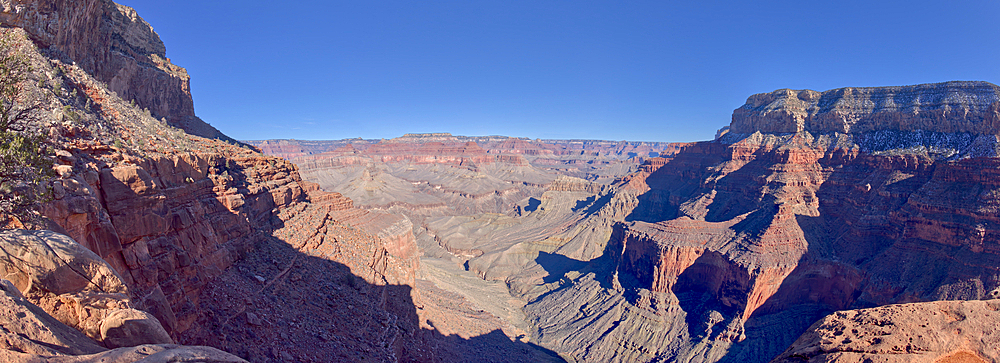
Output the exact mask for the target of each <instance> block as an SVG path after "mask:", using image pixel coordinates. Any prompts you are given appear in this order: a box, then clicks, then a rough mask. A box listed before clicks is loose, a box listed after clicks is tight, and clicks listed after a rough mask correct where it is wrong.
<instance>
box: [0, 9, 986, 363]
mask: <svg viewBox="0 0 1000 363" xmlns="http://www.w3.org/2000/svg"><path fill="white" fill-rule="evenodd" d="M0 6H2V7H3V8H2V12H0V23H2V24H3V25H4V27H3V28H0V33H2V34H0V35H2V36H4V37H9V38H8V39H13V41H12V42H13V43H12V44H13V45H12V46H13V47H14V48H16V49H18V51H19V52H21V54H24V56H25V57H26V58H27V60H28V62H29V63H30V64H31V66H32V72H31V73H30V74H28V75H27V76H26V78H27V80H26V81H25V82H23V90H22V92H23V94H24V95H25V97H30V98H31V99H33V100H37V102H38V103H39V107H38V109H36V110H35V111H34V113H33V117H32V118H31V121H30V123H29V124H28V128H29V129H30V130H33V131H35V132H38V133H40V134H41V135H44V137H45V139H46V142H47V144H48V145H50V147H49V148H48V149H46V152H47V154H50V155H51V157H52V160H54V162H55V165H54V167H53V168H54V173H55V176H54V177H53V179H52V180H51V181H50V182H49V183H48V185H47V186H46V187H48V188H49V189H50V190H51V199H50V200H48V201H46V202H44V203H43V204H41V205H39V206H38V209H39V212H40V214H41V215H42V216H43V217H44V220H43V221H42V222H38V223H29V222H28V221H21V220H18V219H16V218H9V217H8V218H5V220H4V223H5V224H6V226H5V227H4V229H3V230H2V231H0V251H2V252H3V253H2V254H0V273H2V276H0V277H2V280H0V290H2V291H0V328H2V329H0V337H2V339H0V360H3V361H9V362H135V361H144V362H247V361H249V362H330V361H338V362H341V361H342V362H371V361H375V362H465V361H484V362H768V361H774V362H864V361H872V362H997V361H1000V350H998V347H1000V330H998V329H997V328H996V327H997V325H998V323H1000V300H998V299H1000V209H998V208H1000V178H998V176H1000V137H998V135H1000V87H998V86H996V85H993V84H991V83H988V82H964V81H963V82H958V81H956V82H945V83H934V84H922V85H914V86H898V87H877V88H841V89H835V90H829V91H825V92H818V91H812V90H789V89H782V90H777V91H774V92H770V93H762V94H756V95H752V96H750V97H749V98H748V99H747V101H746V104H744V105H743V106H741V107H739V108H737V109H736V110H735V111H734V112H733V115H732V120H731V122H730V124H729V126H726V127H723V128H722V129H721V130H719V132H718V134H717V136H716V138H715V139H714V140H711V141H702V142H691V143H660V142H630V141H600V140H542V139H527V138H518V137H507V136H458V135H451V134H448V133H434V134H407V135H403V136H400V137H398V138H394V139H383V140H364V139H346V140H333V141H317V140H256V141H250V140H246V141H237V140H233V139H232V138H229V137H228V136H226V135H224V134H223V133H222V132H220V131H219V130H216V129H215V128H213V127H212V126H210V125H208V124H207V123H205V122H203V121H202V120H201V119H199V118H198V117H197V116H196V115H195V113H194V102H193V99H192V97H191V93H190V86H189V77H188V75H187V72H186V71H185V70H184V69H183V68H181V67H178V66H176V65H173V64H172V63H171V61H170V59H169V58H167V56H166V47H165V46H164V44H163V43H162V41H160V39H159V36H158V35H157V34H156V33H155V32H154V31H153V28H152V26H150V25H149V24H148V23H146V22H145V21H144V20H143V19H142V18H141V17H139V15H138V14H137V13H136V12H135V11H134V10H133V9H131V8H129V7H127V6H123V5H119V4H116V3H114V2H111V1H108V0H82V1H69V0H0ZM723 123H724V122H720V126H722V124H723Z"/></svg>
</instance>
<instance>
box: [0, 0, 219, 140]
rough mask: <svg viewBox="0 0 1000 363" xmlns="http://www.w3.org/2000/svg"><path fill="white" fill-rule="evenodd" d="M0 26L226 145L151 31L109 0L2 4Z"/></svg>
mask: <svg viewBox="0 0 1000 363" xmlns="http://www.w3.org/2000/svg"><path fill="white" fill-rule="evenodd" d="M0 6H2V7H3V12H2V13H0V23H2V24H3V25H5V26H12V27H19V28H22V29H24V30H25V31H27V32H28V34H29V35H30V36H31V38H32V40H34V41H35V42H37V43H40V45H41V46H43V47H47V48H50V49H54V50H58V51H60V52H62V53H63V54H65V55H66V56H67V57H69V58H70V59H71V60H72V61H73V62H75V63H76V65H78V66H79V67H81V68H82V69H83V70H84V71H86V72H87V73H89V74H91V75H92V76H93V77H94V78H96V79H97V80H99V81H101V82H103V83H105V84H107V86H108V89H110V90H111V91H114V92H116V93H117V94H118V96H120V97H121V98H122V99H125V100H132V101H134V102H135V103H136V104H138V105H139V107H141V108H146V109H149V111H150V112H151V114H152V115H153V116H154V117H156V118H158V119H159V118H166V119H167V121H168V122H169V123H170V124H172V125H175V126H177V127H180V128H182V129H184V130H185V131H187V132H189V133H191V134H194V135H199V136H203V137H208V138H222V139H227V140H231V139H229V138H228V137H226V136H225V135H223V134H222V133H221V132H219V130H216V129H215V128H214V127H212V126H210V125H208V124H207V123H205V122H204V121H202V120H201V119H199V118H198V117H197V116H195V112H194V101H193V100H192V98H191V86H190V80H189V76H188V74H187V71H186V70H184V68H181V67H178V66H176V65H173V64H171V63H170V59H169V58H167V56H166V47H164V45H163V42H162V41H160V37H159V36H158V35H157V34H156V33H155V32H154V31H153V27H152V26H150V25H149V24H148V23H146V21H144V20H142V18H140V17H139V16H138V15H137V14H136V12H135V10H133V9H132V8H130V7H128V6H124V5H119V4H116V3H114V2H112V1H110V0H86V1H72V0H5V1H2V2H0Z"/></svg>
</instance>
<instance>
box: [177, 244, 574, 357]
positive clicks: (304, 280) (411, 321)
mask: <svg viewBox="0 0 1000 363" xmlns="http://www.w3.org/2000/svg"><path fill="white" fill-rule="evenodd" d="M390 268H393V267H390ZM414 293H418V292H415V291H413V288H412V287H411V286H408V285H392V284H386V285H375V284H371V283H369V282H367V281H366V280H365V279H364V278H362V277H359V276H357V275H355V274H354V273H352V271H351V270H350V268H349V267H348V266H346V265H344V264H341V263H338V262H335V261H331V260H327V259H325V258H320V257H315V256H310V255H307V254H303V253H301V252H299V251H297V250H295V249H293V248H292V247H291V246H290V245H288V244H287V243H285V242H284V241H281V240H279V239H277V238H268V239H267V240H265V241H262V242H260V243H258V245H257V246H256V249H255V250H254V252H253V253H250V254H248V255H247V256H246V257H245V258H243V259H242V260H240V261H239V262H237V263H236V264H235V265H233V266H232V267H230V268H229V269H227V270H226V271H225V273H224V274H223V275H222V276H220V277H219V278H218V279H216V280H215V281H214V282H213V283H212V284H210V285H209V286H208V287H207V288H206V289H205V290H204V291H202V293H201V295H200V306H199V307H198V309H200V314H198V316H197V322H196V323H195V324H194V325H193V326H194V327H195V328H193V329H191V330H189V331H187V332H185V333H183V334H181V339H180V340H181V342H182V343H183V344H197V345H208V346H213V347H217V348H220V349H223V350H225V351H228V352H231V353H233V354H236V355H238V356H241V357H244V358H246V359H248V360H249V361H251V362H273V361H282V362H330V361H340V362H352V361H353V362H379V361H401V362H460V361H482V362H538V361H552V362H562V361H563V360H562V359H561V358H560V357H559V356H558V354H556V353H554V352H552V351H549V350H547V349H544V348H541V347H539V346H536V345H534V344H531V343H523V342H519V341H512V340H510V339H509V338H508V337H507V336H506V335H505V334H504V333H503V332H501V331H500V330H493V331H491V332H489V333H487V334H482V335H479V336H473V337H469V338H463V337H461V336H459V335H445V334H442V333H440V332H439V331H438V330H437V329H435V328H434V321H427V325H430V328H428V327H426V326H424V327H422V326H421V324H420V321H419V319H420V318H419V316H418V313H417V310H418V309H424V308H425V307H424V306H419V305H417V304H415V303H414V299H413V296H412V294H414ZM441 316H445V317H444V318H446V317H447V316H446V314H442V315H441Z"/></svg>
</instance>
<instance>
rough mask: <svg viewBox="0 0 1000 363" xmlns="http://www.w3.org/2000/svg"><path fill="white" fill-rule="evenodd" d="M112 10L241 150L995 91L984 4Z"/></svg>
mask: <svg viewBox="0 0 1000 363" xmlns="http://www.w3.org/2000/svg"><path fill="white" fill-rule="evenodd" d="M119 1H120V2H121V3H123V4H125V5H129V6H132V7H134V8H136V10H137V11H138V12H139V14H140V15H141V16H142V17H143V18H145V19H146V20H147V21H148V22H149V23H150V24H152V25H153V28H154V29H155V30H156V31H157V33H159V34H160V37H161V38H162V39H163V41H164V42H165V43H166V45H167V56H168V57H170V58H171V59H172V60H173V62H174V63H175V64H177V65H179V66H182V67H186V68H187V69H188V72H189V73H190V75H191V77H192V81H191V88H192V93H193V94H194V100H195V111H196V113H197V114H198V115H199V116H201V118H202V119H204V120H205V121H207V122H209V123H210V124H212V125H214V126H216V127H217V128H219V129H220V130H221V131H222V132H224V133H226V134H228V135H230V136H232V137H234V138H237V139H243V140H248V139H270V138H295V139H342V138H352V137H363V138H391V137H396V136H400V135H402V134H404V133H409V132H451V133H453V134H460V135H508V136H525V137H531V138H538V137H540V138H587V139H607V140H639V141H695V140H705V139H711V138H712V137H713V136H714V133H715V130H717V129H718V128H720V127H722V126H725V125H728V124H729V121H730V116H731V114H732V110H733V109H735V108H737V107H739V106H740V105H742V104H743V102H744V101H745V100H746V97H747V96H749V95H751V94H754V93H760V92H770V91H772V90H775V89H779V88H794V89H801V88H809V89H815V90H827V89H831V88H837V87H846V86H883V85H905V84H917V83H929V82H941V81H949V80H985V81H989V82H993V83H1000V21H998V20H997V19H1000V2H998V1H996V0H981V1H963V0H958V1H877V0H864V1H855V0H846V1H801V0H797V1H711V0H706V1H666V0H664V1H516V0H515V1H471V0H461V1H433V0H414V1H378V0H373V1H352V2H343V1H313V0H306V1H295V2H275V1H259V0H244V1H187V0H183V1H164V0H119Z"/></svg>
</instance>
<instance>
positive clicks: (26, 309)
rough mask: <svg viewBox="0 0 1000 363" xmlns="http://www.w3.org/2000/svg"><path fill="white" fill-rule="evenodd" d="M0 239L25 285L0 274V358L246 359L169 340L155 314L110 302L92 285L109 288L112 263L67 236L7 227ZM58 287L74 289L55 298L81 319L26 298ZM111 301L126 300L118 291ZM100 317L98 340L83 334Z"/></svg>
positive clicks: (10, 271) (41, 297)
mask: <svg viewBox="0 0 1000 363" xmlns="http://www.w3.org/2000/svg"><path fill="white" fill-rule="evenodd" d="M2 241H3V249H4V251H5V256H6V258H5V259H4V260H3V264H4V268H6V271H5V272H6V276H10V277H15V278H18V279H19V281H22V282H24V281H27V283H28V284H29V286H28V288H27V291H26V294H27V295H28V298H25V297H24V296H23V295H22V291H20V290H18V288H17V287H16V286H15V284H13V283H10V282H8V281H7V280H0V326H2V327H3V329H0V330H2V331H0V341H2V342H0V359H2V360H3V361H4V362H93V361H100V362H120V363H125V362H135V361H140V360H142V361H144V362H220V363H222V362H245V361H244V360H242V359H240V358H238V357H235V356H233V355H230V354H227V353H224V352H222V351H219V350H217V349H214V348H209V347H197V346H179V345H173V344H170V343H171V342H170V337H169V336H167V335H166V332H165V331H164V330H163V328H162V327H161V326H160V324H159V322H158V321H157V320H156V319H155V318H152V317H151V316H150V315H148V314H146V313H144V312H141V311H138V310H134V309H129V308H127V307H124V306H116V304H114V303H111V304H109V303H108V299H106V298H104V299H102V297H101V296H100V294H97V293H95V291H94V290H91V289H99V288H102V287H103V288H107V287H108V280H109V279H113V277H114V276H113V271H112V270H111V269H110V266H107V264H104V263H103V261H100V258H98V257H97V256H95V255H94V254H93V253H90V251H87V250H86V249H84V248H82V247H79V246H78V245H76V246H74V245H75V243H73V241H72V240H69V239H68V238H66V237H65V236H61V235H58V234H55V233H52V232H48V231H5V232H4V234H3V237H2ZM62 259H66V261H65V262H60V261H61V260H62ZM109 274H110V275H109ZM118 283H119V285H118V286H120V287H124V286H122V285H120V281H118ZM57 289H69V290H73V293H65V294H62V295H60V296H59V297H60V298H61V300H62V303H64V304H66V305H67V306H68V307H70V308H75V309H76V311H75V313H78V314H83V315H82V316H74V317H71V319H69V320H71V322H73V323H76V324H78V325H79V326H77V327H76V329H74V328H72V327H70V326H67V325H65V324H64V323H63V322H62V321H66V320H67V319H66V318H67V312H66V309H65V308H60V307H55V308H53V307H52V306H51V305H50V307H49V309H48V310H50V311H56V312H58V313H60V314H61V315H62V316H61V318H60V319H57V318H54V317H52V316H51V315H49V314H48V313H47V312H46V311H45V310H43V309H42V308H40V307H38V306H36V305H35V304H33V303H32V302H31V301H29V300H35V301H42V302H51V301H52V300H51V299H48V298H47V297H46V296H45V293H47V292H50V291H52V290H57ZM119 295H121V294H119ZM112 301H113V302H118V303H122V305H124V304H125V303H127V299H123V298H120V297H119V296H115V297H114V298H113V299H112ZM57 304H58V303H57ZM108 311H111V313H108ZM69 314H72V312H70V313H69ZM88 315H89V316H88ZM97 317H100V321H101V328H100V337H101V338H102V340H101V341H102V343H101V344H100V345H99V344H98V343H97V342H95V341H94V340H91V339H90V338H88V337H87V336H86V335H84V334H83V332H88V326H87V325H86V323H87V322H90V321H92V320H94V319H96V318H97ZM137 318H138V319H137ZM77 329H80V330H83V332H81V331H78V330H77ZM157 343H162V344H157ZM102 345H103V347H102ZM105 347H110V348H117V349H112V350H108V349H106V348H105ZM119 347H121V348H119Z"/></svg>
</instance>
